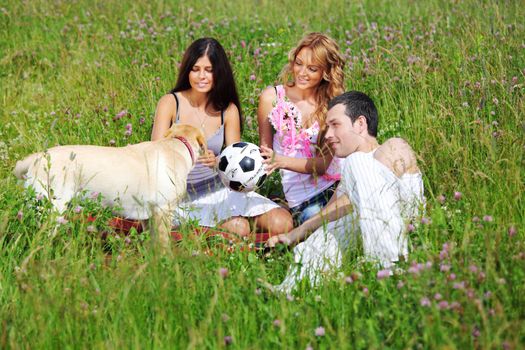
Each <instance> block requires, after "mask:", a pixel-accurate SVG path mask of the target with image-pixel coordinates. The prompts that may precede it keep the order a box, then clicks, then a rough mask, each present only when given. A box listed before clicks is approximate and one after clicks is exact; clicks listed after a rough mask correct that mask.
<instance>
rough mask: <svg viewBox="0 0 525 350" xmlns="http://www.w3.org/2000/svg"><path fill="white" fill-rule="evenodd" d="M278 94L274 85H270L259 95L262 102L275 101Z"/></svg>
mask: <svg viewBox="0 0 525 350" xmlns="http://www.w3.org/2000/svg"><path fill="white" fill-rule="evenodd" d="M276 96H277V94H276V92H275V88H274V87H273V86H269V87H267V88H266V89H264V90H263V92H261V96H260V97H259V101H260V102H264V103H273V101H275V98H276Z"/></svg>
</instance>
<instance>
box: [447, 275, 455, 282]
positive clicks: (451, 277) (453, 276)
mask: <svg viewBox="0 0 525 350" xmlns="http://www.w3.org/2000/svg"><path fill="white" fill-rule="evenodd" d="M447 278H448V279H449V280H450V281H454V280H455V279H456V274H455V273H451V274H450V275H448V276H447Z"/></svg>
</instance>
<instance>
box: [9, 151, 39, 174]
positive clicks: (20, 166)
mask: <svg viewBox="0 0 525 350" xmlns="http://www.w3.org/2000/svg"><path fill="white" fill-rule="evenodd" d="M42 156H43V153H33V154H31V155H29V156H27V157H25V158H24V159H22V160H19V161H18V162H16V165H15V169H14V170H13V173H14V174H15V176H16V177H17V178H19V179H23V178H24V176H25V175H26V174H27V171H28V170H29V167H31V165H33V164H35V163H36V162H37V161H38V159H40V158H41V157H42Z"/></svg>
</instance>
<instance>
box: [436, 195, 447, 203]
mask: <svg viewBox="0 0 525 350" xmlns="http://www.w3.org/2000/svg"><path fill="white" fill-rule="evenodd" d="M437 200H438V202H439V203H441V204H444V203H445V201H446V200H447V199H446V198H445V196H444V195H442V194H440V195H439V196H438V197H437Z"/></svg>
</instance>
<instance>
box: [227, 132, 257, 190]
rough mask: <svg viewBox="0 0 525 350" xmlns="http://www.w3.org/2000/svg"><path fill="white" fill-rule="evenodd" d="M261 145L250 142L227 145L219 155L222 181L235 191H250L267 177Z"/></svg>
mask: <svg viewBox="0 0 525 350" xmlns="http://www.w3.org/2000/svg"><path fill="white" fill-rule="evenodd" d="M262 161H263V157H262V156H261V153H260V152H259V147H258V146H256V145H254V144H253V143H249V142H237V143H234V144H231V145H229V146H228V147H226V148H225V149H224V150H223V151H222V152H221V154H220V156H219V176H220V178H221V181H222V183H223V184H224V185H225V186H227V187H229V188H231V189H232V190H234V191H239V192H250V191H253V190H255V189H257V188H259V187H260V186H261V185H262V183H263V182H264V180H265V179H266V172H265V171H264V164H263V162H262Z"/></svg>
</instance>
